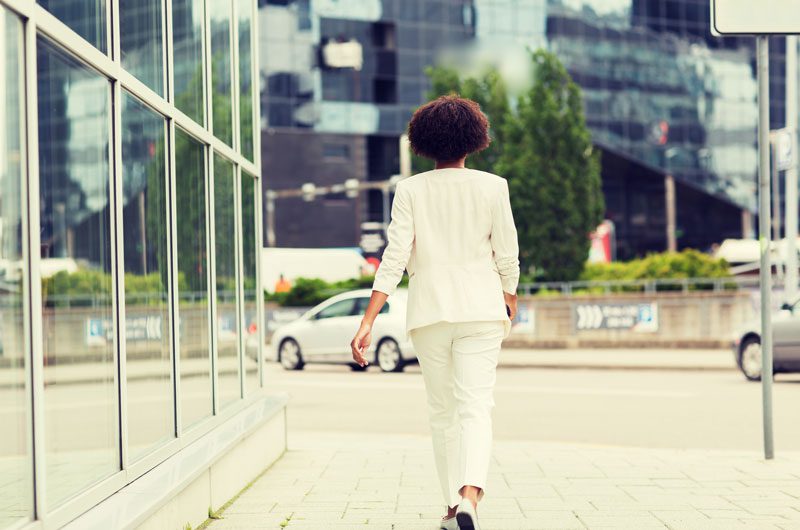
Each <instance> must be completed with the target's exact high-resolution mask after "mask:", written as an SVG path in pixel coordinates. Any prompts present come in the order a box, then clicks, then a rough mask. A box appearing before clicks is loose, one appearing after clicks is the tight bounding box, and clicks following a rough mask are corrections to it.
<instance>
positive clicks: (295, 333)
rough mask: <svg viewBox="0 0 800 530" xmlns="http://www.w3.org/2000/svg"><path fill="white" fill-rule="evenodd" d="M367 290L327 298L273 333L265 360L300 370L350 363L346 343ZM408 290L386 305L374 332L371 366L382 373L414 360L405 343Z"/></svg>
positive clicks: (367, 296) (358, 318) (355, 326)
mask: <svg viewBox="0 0 800 530" xmlns="http://www.w3.org/2000/svg"><path fill="white" fill-rule="evenodd" d="M371 294H372V290H371V289H359V290H356V291H349V292H346V293H341V294H338V295H336V296H334V297H331V298H329V299H327V300H325V301H324V302H322V303H320V304H318V305H316V306H314V307H312V308H311V309H309V310H308V311H306V312H305V313H304V314H303V315H302V316H301V317H300V318H298V319H297V320H293V321H292V322H289V323H287V324H284V325H283V326H281V327H279V328H278V329H276V330H275V332H274V333H273V335H272V339H271V340H270V344H269V347H268V348H267V351H268V354H267V355H268V358H270V359H271V360H273V361H278V362H280V363H281V365H282V366H283V367H284V368H285V369H287V370H302V369H303V366H304V365H305V364H307V363H337V364H348V365H350V367H351V368H352V369H353V370H363V369H365V368H362V367H361V366H359V365H358V364H356V363H354V362H353V357H352V352H351V350H350V341H351V340H353V336H354V335H355V334H356V331H358V326H359V324H360V323H361V318H362V317H363V315H364V311H365V309H366V307H367V304H368V303H369V299H370V295H371ZM407 297H408V292H407V290H406V289H397V290H396V291H395V292H394V293H393V294H392V295H391V296H390V297H389V298H388V299H387V301H386V303H385V304H384V306H383V308H382V309H381V312H380V314H378V316H377V318H376V319H375V323H374V325H373V327H372V344H371V345H370V349H369V351H368V354H369V355H370V357H371V358H370V357H368V359H370V362H373V360H374V363H375V364H377V365H378V366H379V367H380V369H381V370H383V371H384V372H400V371H402V370H403V367H404V366H405V365H406V364H407V363H409V362H416V360H417V355H416V352H415V351H414V347H413V345H412V344H411V340H410V339H407V338H406V331H405V325H406V302H407Z"/></svg>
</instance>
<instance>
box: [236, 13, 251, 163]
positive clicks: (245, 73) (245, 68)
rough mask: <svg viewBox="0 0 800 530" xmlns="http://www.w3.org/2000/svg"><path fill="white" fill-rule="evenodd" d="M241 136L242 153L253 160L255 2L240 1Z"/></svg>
mask: <svg viewBox="0 0 800 530" xmlns="http://www.w3.org/2000/svg"><path fill="white" fill-rule="evenodd" d="M237 7H238V10H239V15H238V16H239V25H238V26H239V27H238V35H239V94H240V97H239V124H240V125H239V135H240V139H241V141H240V143H239V145H240V150H241V153H242V154H243V155H244V156H245V157H246V158H247V159H248V160H254V158H253V148H254V146H253V75H252V68H253V63H252V54H251V51H250V50H251V48H252V46H251V45H250V41H251V33H252V31H251V28H252V25H253V0H239V4H238V6H237Z"/></svg>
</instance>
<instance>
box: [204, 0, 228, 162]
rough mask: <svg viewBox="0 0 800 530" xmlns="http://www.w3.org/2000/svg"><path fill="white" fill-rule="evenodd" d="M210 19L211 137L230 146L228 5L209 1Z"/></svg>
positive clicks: (220, 1)
mask: <svg viewBox="0 0 800 530" xmlns="http://www.w3.org/2000/svg"><path fill="white" fill-rule="evenodd" d="M208 7H209V14H210V18H211V95H212V103H213V107H212V108H213V112H214V123H213V126H214V136H216V137H217V138H219V139H220V140H222V141H223V142H225V143H226V144H228V145H230V146H233V106H232V104H231V103H232V97H233V95H232V92H231V63H232V60H231V2H230V1H229V0H209V2H208Z"/></svg>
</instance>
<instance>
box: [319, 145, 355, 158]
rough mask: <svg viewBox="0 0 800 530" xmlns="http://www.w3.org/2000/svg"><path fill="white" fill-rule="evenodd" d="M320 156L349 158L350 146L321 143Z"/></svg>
mask: <svg viewBox="0 0 800 530" xmlns="http://www.w3.org/2000/svg"><path fill="white" fill-rule="evenodd" d="M322 156H324V157H325V158H344V159H347V160H349V159H350V146H349V145H348V144H333V143H324V144H322Z"/></svg>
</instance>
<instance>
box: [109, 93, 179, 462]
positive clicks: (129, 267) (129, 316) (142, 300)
mask: <svg viewBox="0 0 800 530" xmlns="http://www.w3.org/2000/svg"><path fill="white" fill-rule="evenodd" d="M122 101H123V107H122V189H123V191H122V201H123V206H122V218H123V220H122V234H123V237H122V245H123V256H124V261H123V263H124V267H125V358H126V363H127V373H128V381H127V387H126V390H127V413H128V447H129V453H130V457H129V458H131V459H132V460H135V459H137V458H139V457H141V456H143V455H145V454H147V453H148V452H150V451H152V450H153V449H155V448H156V447H158V446H159V445H161V444H162V443H164V442H166V441H167V440H170V439H171V438H173V436H174V435H175V424H174V414H173V413H172V380H171V374H172V348H171V345H170V332H169V330H170V325H169V324H170V313H169V308H170V304H169V290H168V289H169V285H170V281H171V278H170V276H171V275H170V252H169V250H168V248H167V227H168V226H169V224H168V222H167V171H166V137H165V135H166V124H165V123H164V118H163V117H162V116H160V115H159V114H156V113H155V112H153V111H151V110H150V109H148V108H147V107H146V106H145V105H144V104H142V103H140V102H139V101H138V100H137V99H135V98H133V97H132V96H130V95H129V94H124V96H123V100H122Z"/></svg>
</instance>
